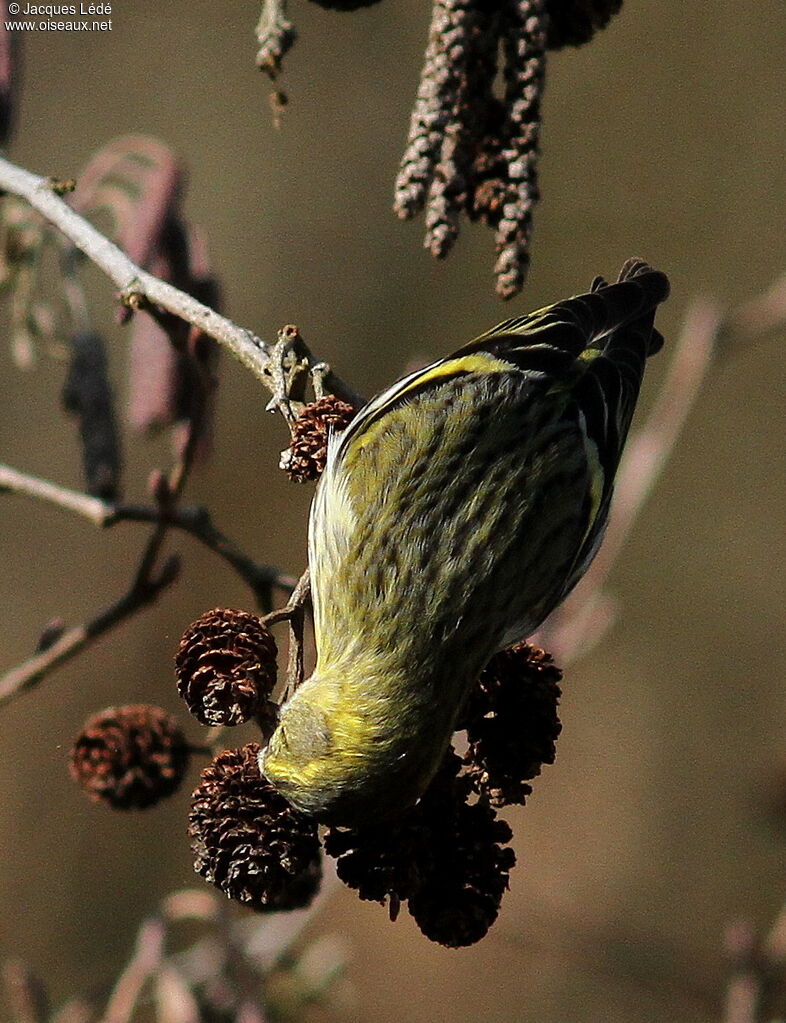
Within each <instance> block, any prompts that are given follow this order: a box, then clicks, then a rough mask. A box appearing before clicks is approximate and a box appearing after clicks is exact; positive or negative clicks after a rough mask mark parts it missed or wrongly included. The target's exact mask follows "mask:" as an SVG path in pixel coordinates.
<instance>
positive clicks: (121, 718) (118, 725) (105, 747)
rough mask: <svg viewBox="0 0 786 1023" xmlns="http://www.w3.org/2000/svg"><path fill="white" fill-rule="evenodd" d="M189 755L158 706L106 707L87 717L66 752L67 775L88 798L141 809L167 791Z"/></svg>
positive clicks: (169, 718)
mask: <svg viewBox="0 0 786 1023" xmlns="http://www.w3.org/2000/svg"><path fill="white" fill-rule="evenodd" d="M188 761H189V749H188V745H187V743H186V739H185V736H184V735H183V733H182V732H181V730H180V728H179V726H178V724H177V722H176V721H175V719H174V718H173V717H172V716H171V715H170V714H167V712H166V711H164V710H161V708H160V707H151V706H148V705H147V704H142V705H139V706H129V707H109V708H107V710H103V711H101V712H100V713H99V714H96V715H94V716H93V717H91V718H89V719H88V720H87V721H86V722H85V725H84V728H83V730H82V732H81V734H80V735H79V736H78V738H77V740H76V743H75V744H74V749H73V752H72V754H71V764H70V770H71V776H72V777H73V779H74V781H76V782H77V783H78V784H79V785H81V786H82V788H83V789H84V790H85V792H86V793H87V795H88V796H89V797H90V799H92V800H93V802H96V803H98V802H102V803H107V804H108V805H109V806H111V807H112V808H113V809H115V810H144V809H145V808H146V807H148V806H153V805H155V804H156V803H157V802H158V801H159V800H160V799H163V798H164V797H165V796H169V795H171V794H172V793H173V792H174V791H175V790H176V789H177V788H178V787H179V785H180V782H181V781H182V779H183V775H184V774H185V772H186V769H187V767H188Z"/></svg>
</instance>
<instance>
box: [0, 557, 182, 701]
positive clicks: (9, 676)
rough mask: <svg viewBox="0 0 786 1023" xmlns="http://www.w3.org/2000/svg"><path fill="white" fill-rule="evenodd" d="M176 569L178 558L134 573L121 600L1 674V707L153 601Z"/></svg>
mask: <svg viewBox="0 0 786 1023" xmlns="http://www.w3.org/2000/svg"><path fill="white" fill-rule="evenodd" d="M179 568H180V562H179V560H178V559H177V558H175V557H173V558H170V559H169V560H168V561H166V562H165V563H164V565H163V567H162V569H161V571H160V572H159V573H158V574H157V575H155V576H151V577H149V578H141V577H140V575H139V573H137V575H136V577H135V579H134V581H133V583H132V584H131V587H130V589H129V590H128V592H127V593H126V594H125V595H124V596H122V597H121V598H120V600H118V601H116V602H115V603H114V604H111V605H110V606H109V607H108V608H106V610H104V611H102V612H101V613H100V614H99V615H97V616H96V617H95V618H93V619H92V620H91V621H89V622H88V623H87V624H86V625H78V626H76V627H75V628H73V629H68V630H67V631H66V632H64V633H63V634H62V635H61V636H60V637H59V638H58V639H57V640H56V641H55V642H54V643H52V644H51V645H50V646H48V647H47V648H46V649H45V650H43V651H41V652H40V653H37V654H35V655H34V656H33V657H29V658H28V659H27V660H26V661H24V662H23V663H22V664H20V665H18V666H17V667H16V668H12V669H11V671H8V672H6V674H5V675H2V676H0V706H2V705H3V704H5V703H8V702H9V701H10V700H12V699H13V698H14V697H15V696H18V695H19V694H20V693H23V692H25V691H26V690H28V689H32V688H33V687H34V686H36V685H37V684H38V683H39V682H40V681H41V680H42V679H43V678H44V677H45V676H46V675H48V674H49V672H50V671H52V670H53V669H54V668H57V667H59V665H61V664H63V663H64V662H65V661H68V660H70V659H71V658H72V657H74V656H75V655H76V654H78V653H79V652H80V650H83V649H84V648H85V647H86V646H88V645H89V644H90V643H92V642H94V641H95V640H96V639H98V638H99V636H102V635H103V634H104V633H105V632H107V631H108V630H109V629H111V628H112V627H113V626H115V625H117V624H119V623H120V622H121V621H124V620H125V619H126V618H129V617H130V616H131V615H132V614H134V613H135V612H136V611H139V610H140V609H141V608H143V607H145V606H147V605H148V604H152V603H153V601H154V600H155V599H156V598H157V597H158V595H159V593H161V592H162V591H163V590H165V589H166V588H167V587H168V586H171V585H172V583H173V582H174V581H175V579H176V578H177V575H178V571H179Z"/></svg>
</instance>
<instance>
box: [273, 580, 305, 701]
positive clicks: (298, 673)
mask: <svg viewBox="0 0 786 1023" xmlns="http://www.w3.org/2000/svg"><path fill="white" fill-rule="evenodd" d="M310 602H311V575H310V573H309V570H308V569H306V570H305V572H304V573H303V575H302V576H301V577H300V579H298V581H297V584H296V586H295V588H294V590H293V591H292V594H291V596H290V598H289V603H288V604H287V605H286V607H281V608H278V609H277V610H276V611H271V612H270V614H268V615H265V617H264V618H263V619H262V620H263V621H264V623H265V625H267V626H271V625H277V624H278V623H279V622H288V623H289V662H288V665H287V685H286V689H285V691H284V695H283V699H284V700H286V699H287V698H288V697H289V696H291V695H292V693H294V691H295V690H296V689H297V688H298V686H299V685H300V684H301V683H302V681H303V676H304V674H305V658H304V650H303V635H304V632H305V624H306V608H307V607H308V605H309V604H310Z"/></svg>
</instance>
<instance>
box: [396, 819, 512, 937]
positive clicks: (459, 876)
mask: <svg viewBox="0 0 786 1023" xmlns="http://www.w3.org/2000/svg"><path fill="white" fill-rule="evenodd" d="M512 837H513V834H512V832H511V830H510V828H509V826H508V825H507V824H506V823H505V821H502V820H497V817H496V813H495V812H494V810H493V809H492V808H491V807H490V806H488V805H486V804H484V803H474V804H470V803H466V802H460V801H458V800H456V801H455V802H454V803H453V816H452V821H451V826H450V827H449V828H445V829H444V830H442V831H440V832H436V833H435V834H434V841H435V848H434V850H433V852H432V855H433V857H434V862H435V868H434V869H433V870H432V871H431V872H430V873H429V874H428V875H427V877H426V878H425V880H424V882H423V884H422V885H421V886H420V888H419V889H418V891H417V892H415V894H414V895H413V896H412V897H411V898H410V900H409V912H410V913H411V914H412V916H413V917H414V918H415V921H416V923H417V925H418V927H419V928H420V929H421V931H422V932H423V933H424V934H425V935H426V937H427V938H430V939H431V941H436V942H438V943H439V944H440V945H446V946H447V947H448V948H464V947H466V946H467V945H474V944H475V942H477V941H480V939H481V938H482V937H484V936H485V934H486V933H487V931H488V929H489V927H491V925H492V924H493V923H494V921H495V920H496V919H497V915H498V913H499V906H500V902H501V901H502V896H503V895H504V894H505V892H506V891H507V888H508V876H509V873H510V870H511V868H512V867H513V866H514V865H515V863H516V855H515V853H514V852H513V850H512V849H510V848H503V846H505V845H506V843H507V842H509V841H510V840H511V838H512Z"/></svg>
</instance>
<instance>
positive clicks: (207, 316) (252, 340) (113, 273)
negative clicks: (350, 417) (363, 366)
mask: <svg viewBox="0 0 786 1023" xmlns="http://www.w3.org/2000/svg"><path fill="white" fill-rule="evenodd" d="M0 190H3V191H5V192H11V193H12V194H14V195H18V196H21V198H23V199H26V200H27V202H29V203H30V205H31V206H32V207H33V208H34V209H36V210H38V212H39V213H40V214H41V215H42V216H43V217H44V218H45V219H46V220H47V221H48V222H49V223H50V224H53V225H54V226H55V227H56V228H58V230H60V231H61V232H62V233H63V234H64V235H65V236H66V238H68V239H69V240H70V241H72V242H73V244H74V245H76V246H77V248H79V249H81V251H82V252H84V254H85V255H86V256H87V257H88V259H90V261H91V262H93V263H95V265H96V266H97V267H99V268H100V269H101V270H103V271H104V273H105V274H106V275H107V276H108V277H109V278H110V279H111V280H112V281H114V283H115V284H116V285H117V287H118V288H119V290H120V299H121V301H122V302H123V303H124V305H126V306H128V307H129V308H130V309H143V308H145V307H147V306H150V307H156V306H157V307H159V308H161V309H164V310H166V311H167V312H169V313H173V314H174V315H175V316H178V317H179V318H180V319H181V320H184V321H185V322H186V323H190V324H192V325H193V326H195V327H197V328H198V329H199V330H201V331H203V332H204V333H205V334H208V335H209V336H210V337H212V338H214V339H215V340H216V341H218V342H219V343H220V344H221V345H223V347H224V348H226V349H227V350H228V351H229V352H230V353H231V354H232V355H233V356H234V357H235V358H236V359H237V360H238V361H239V362H240V363H242V365H244V366H245V367H246V369H249V370H250V371H251V372H252V373H253V374H254V376H255V377H256V378H257V379H258V380H260V381H261V382H262V383H263V384H264V385H265V386H266V387H267V388H268V389H269V390H271V391H273V382H272V377H271V374H270V356H271V351H272V349H271V347H270V346H269V345H267V344H266V343H265V342H264V341H263V340H262V339H261V338H259V337H257V336H256V334H254V333H253V332H252V331H250V330H246V329H245V328H244V327H239V326H238V325H237V324H235V323H233V322H232V321H231V320H229V319H227V318H226V317H225V316H221V315H219V314H218V313H217V312H215V311H214V310H213V309H210V308H209V307H208V306H206V305H203V304H202V303H201V302H198V301H197V300H196V299H195V298H192V297H191V296H190V295H187V294H186V293H185V292H184V291H180V289H179V288H175V287H173V286H172V285H171V284H167V283H165V282H164V281H162V280H159V278H157V277H154V276H153V274H150V273H148V272H147V271H146V270H143V269H142V268H141V267H140V266H137V264H136V263H134V262H132V260H130V259H129V258H128V256H127V255H126V254H125V253H124V252H123V251H122V250H121V249H119V248H118V247H117V245H114V244H113V243H112V242H111V241H109V239H108V238H106V237H105V236H104V235H102V234H101V232H100V231H98V230H96V228H95V227H93V225H92V224H91V223H89V221H87V220H85V219H84V217H80V216H79V214H78V213H75V212H74V210H72V209H71V207H70V206H69V205H68V203H66V202H64V201H63V200H62V199H61V198H60V196H58V195H57V194H56V193H55V191H54V190H53V186H52V181H51V179H47V178H42V177H40V176H39V175H37V174H31V173H30V172H29V171H26V170H23V169H22V168H21V167H17V166H15V165H14V164H12V163H9V162H8V160H4V159H0ZM306 358H307V360H308V363H309V366H312V365H314V366H319V365H320V362H319V360H318V359H315V358H314V356H313V355H312V354H311V353H310V352H308V353H307V356H306ZM328 388H329V389H330V390H331V391H332V392H333V393H334V394H336V395H338V397H340V398H342V399H344V400H345V401H348V402H350V403H351V404H356V402H357V395H356V394H355V393H354V391H353V390H352V389H351V388H350V387H348V385H346V384H345V383H344V382H343V381H342V380H340V379H339V378H338V377H337V376H336V375H335V374H334V373H332V372H331V373H330V374H329V380H328Z"/></svg>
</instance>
